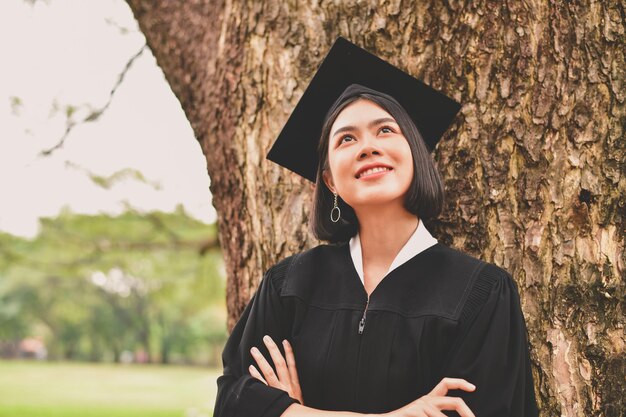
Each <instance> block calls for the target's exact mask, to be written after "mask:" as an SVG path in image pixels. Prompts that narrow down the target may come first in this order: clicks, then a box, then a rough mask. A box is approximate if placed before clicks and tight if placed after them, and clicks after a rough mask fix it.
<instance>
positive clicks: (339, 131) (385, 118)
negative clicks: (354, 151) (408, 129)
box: [333, 117, 397, 137]
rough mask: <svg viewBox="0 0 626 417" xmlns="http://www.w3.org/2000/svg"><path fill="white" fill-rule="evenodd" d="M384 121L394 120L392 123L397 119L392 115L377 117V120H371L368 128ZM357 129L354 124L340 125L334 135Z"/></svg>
mask: <svg viewBox="0 0 626 417" xmlns="http://www.w3.org/2000/svg"><path fill="white" fill-rule="evenodd" d="M383 122H392V123H395V124H397V123H396V121H395V120H393V119H392V118H390V117H382V118H380V119H376V120H372V121H371V122H369V124H368V125H367V127H368V128H371V127H372V126H376V125H378V124H381V123H383ZM353 130H356V127H354V126H344V127H340V128H339V129H337V130H335V133H333V137H335V136H337V134H339V133H341V132H350V131H353Z"/></svg>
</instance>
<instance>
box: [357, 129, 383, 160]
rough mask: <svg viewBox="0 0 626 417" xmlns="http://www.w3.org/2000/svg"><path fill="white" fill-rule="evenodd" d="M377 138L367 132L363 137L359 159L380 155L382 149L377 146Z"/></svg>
mask: <svg viewBox="0 0 626 417" xmlns="http://www.w3.org/2000/svg"><path fill="white" fill-rule="evenodd" d="M375 140H376V138H375V137H374V136H372V135H371V134H369V133H367V134H365V135H363V137H362V138H361V143H362V145H361V149H359V159H363V158H366V157H367V156H368V155H370V154H371V155H380V149H378V146H376V143H375Z"/></svg>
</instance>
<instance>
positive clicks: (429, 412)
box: [424, 404, 446, 417]
mask: <svg viewBox="0 0 626 417" xmlns="http://www.w3.org/2000/svg"><path fill="white" fill-rule="evenodd" d="M424 412H425V413H426V416H427V417H446V415H445V414H444V413H442V412H441V411H439V410H437V407H435V406H434V405H431V404H426V406H425V408H424Z"/></svg>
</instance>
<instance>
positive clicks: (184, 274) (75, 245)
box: [0, 207, 226, 363]
mask: <svg viewBox="0 0 626 417" xmlns="http://www.w3.org/2000/svg"><path fill="white" fill-rule="evenodd" d="M41 225H42V227H41V232H40V233H39V235H38V236H37V237H36V238H35V239H34V240H32V241H28V240H25V239H19V238H16V237H13V236H10V235H7V234H0V341H10V342H13V344H15V342H16V341H19V340H20V339H22V338H24V337H25V336H28V335H32V334H33V333H36V332H39V333H40V334H41V335H44V336H47V337H46V339H47V345H48V350H49V354H50V356H51V357H53V358H65V359H88V360H95V361H100V360H106V359H107V358H110V359H113V360H115V361H119V360H120V358H121V353H122V352H123V351H124V350H130V351H135V350H138V349H139V350H142V351H144V352H145V354H146V359H147V360H148V361H153V360H159V361H161V362H164V363H167V362H168V361H170V360H171V359H172V355H173V354H174V355H175V359H176V360H177V361H185V362H190V363H191V362H198V361H200V360H201V361H202V362H206V353H207V351H210V350H211V349H212V346H208V347H207V346H206V345H207V344H216V345H220V346H221V344H223V342H224V340H225V337H226V329H225V327H224V320H225V317H222V316H220V315H217V316H216V315H215V314H213V312H214V311H215V310H216V309H217V310H218V311H219V310H220V308H219V307H220V306H222V305H223V303H224V300H223V297H224V285H223V280H222V277H221V273H220V268H221V264H222V261H221V254H220V252H219V247H218V246H217V241H216V239H215V228H214V226H213V225H209V226H207V225H205V224H203V223H201V222H199V221H196V220H194V219H191V218H190V217H188V216H187V215H186V213H185V212H184V211H183V210H182V208H180V207H179V208H178V210H177V211H176V212H175V213H169V214H168V213H154V212H153V213H147V214H140V213H136V212H132V211H127V212H126V213H124V214H123V215H121V216H118V217H110V216H106V215H99V216H86V215H76V214H72V213H71V212H68V211H65V212H64V213H62V214H61V215H60V216H59V217H57V218H47V219H42V220H41ZM216 327H218V328H219V329H220V330H221V332H219V331H218V333H219V334H220V335H221V336H220V337H217V338H216V337H215V331H216V330H215V329H216Z"/></svg>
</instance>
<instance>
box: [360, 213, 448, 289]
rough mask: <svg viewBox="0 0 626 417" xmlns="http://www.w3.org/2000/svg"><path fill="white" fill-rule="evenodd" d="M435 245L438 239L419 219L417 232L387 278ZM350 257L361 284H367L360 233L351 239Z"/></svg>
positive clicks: (406, 244) (390, 269)
mask: <svg viewBox="0 0 626 417" xmlns="http://www.w3.org/2000/svg"><path fill="white" fill-rule="evenodd" d="M435 243H437V239H435V238H434V237H433V236H432V235H431V234H430V232H429V231H428V229H426V227H425V226H424V223H423V222H422V221H421V219H418V224H417V227H416V228H415V231H414V232H413V234H412V235H411V237H410V238H409V240H407V242H406V243H405V244H404V246H403V247H402V249H400V252H398V254H397V255H396V257H395V259H394V260H393V262H392V263H391V265H390V266H389V269H388V270H387V273H386V274H385V276H387V274H389V273H390V272H391V271H393V270H394V269H396V268H397V267H399V266H400V265H402V264H403V263H405V262H406V261H408V260H409V259H411V258H413V257H414V256H415V255H417V254H418V253H420V252H421V251H423V250H425V249H428V248H429V247H431V246H432V245H434V244H435ZM350 255H351V256H352V262H353V263H354V268H355V269H356V272H357V273H358V274H359V278H361V282H363V283H364V284H365V281H364V280H363V255H362V252H361V239H360V237H359V232H357V233H356V235H354V237H352V238H351V239H350Z"/></svg>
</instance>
